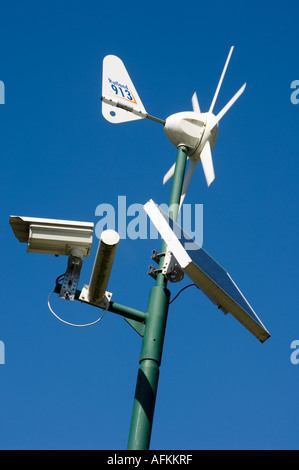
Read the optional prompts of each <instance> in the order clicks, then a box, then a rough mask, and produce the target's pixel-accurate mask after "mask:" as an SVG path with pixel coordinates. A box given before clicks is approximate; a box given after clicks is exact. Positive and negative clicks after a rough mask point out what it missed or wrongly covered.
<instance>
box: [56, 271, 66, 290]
mask: <svg viewBox="0 0 299 470" xmlns="http://www.w3.org/2000/svg"><path fill="white" fill-rule="evenodd" d="M64 276H65V273H63V274H60V276H58V278H57V279H56V281H55V285H56V287H57V285H58V284H59V281H61V279H62V278H63V277H64Z"/></svg>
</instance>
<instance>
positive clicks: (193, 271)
mask: <svg viewBox="0 0 299 470" xmlns="http://www.w3.org/2000/svg"><path fill="white" fill-rule="evenodd" d="M144 209H145V211H146V213H147V214H148V216H149V218H150V219H151V221H152V223H153V224H154V226H155V227H156V229H157V230H158V232H159V233H160V235H161V237H162V238H163V239H164V241H165V243H166V244H167V248H168V250H169V251H171V252H172V254H173V256H174V257H175V258H176V261H177V262H178V264H179V265H180V267H181V269H182V270H183V271H184V272H185V273H186V275H187V276H188V277H189V278H190V279H191V280H192V281H193V282H194V283H195V284H196V285H197V287H198V288H199V289H201V291H202V292H203V293H204V294H205V295H206V296H207V297H208V298H209V299H210V300H211V301H212V302H213V303H214V304H215V305H217V307H218V308H219V309H221V310H222V311H223V312H224V313H230V314H231V315H232V316H233V317H235V318H236V319H237V320H238V321H239V322H240V323H241V324H242V325H243V326H244V327H245V328H247V330H248V331H250V333H252V334H253V335H254V336H255V337H256V338H257V339H258V340H259V341H260V342H261V343H263V342H265V341H266V340H267V339H268V338H269V337H270V333H269V332H268V330H267V329H266V328H265V326H264V325H263V323H262V322H261V320H260V319H259V317H258V316H257V314H256V313H255V311H254V310H253V308H252V307H251V305H250V304H249V303H248V301H247V300H246V298H245V297H244V295H243V294H242V292H241V291H240V289H239V288H238V287H237V285H236V284H235V282H234V281H233V279H232V278H231V276H230V274H229V273H228V272H227V271H226V270H225V269H224V268H223V267H222V266H220V264H218V263H217V262H216V261H215V260H214V259H213V258H212V257H211V256H210V255H209V254H208V253H207V252H206V251H205V250H204V249H203V248H202V247H201V246H200V245H199V244H197V243H196V242H195V241H194V240H193V239H192V238H191V237H190V236H189V235H188V234H187V233H186V232H184V230H183V229H182V228H181V227H180V226H179V225H178V224H177V223H176V222H174V221H173V220H172V219H171V218H170V217H169V216H168V215H167V214H166V213H165V212H164V211H163V210H162V209H160V208H159V207H158V205H157V204H156V203H155V202H154V201H153V200H150V201H148V202H147V203H146V204H145V205H144Z"/></svg>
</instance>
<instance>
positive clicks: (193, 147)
mask: <svg viewBox="0 0 299 470" xmlns="http://www.w3.org/2000/svg"><path fill="white" fill-rule="evenodd" d="M218 128H219V126H218V122H217V121H216V116H215V115H214V114H213V113H210V112H208V113H198V112H194V111H186V112H182V113H176V114H172V115H171V116H169V117H168V118H167V119H166V122H165V126H164V131H165V134H166V135H167V137H168V139H169V140H170V142H171V143H172V144H173V145H174V146H175V147H179V146H180V145H185V146H186V147H188V149H189V154H188V156H189V158H190V159H191V160H196V161H199V160H200V153H201V151H202V150H203V148H204V146H205V144H206V142H207V141H209V143H210V147H211V149H212V148H213V147H214V145H215V143H216V140H217V136H218Z"/></svg>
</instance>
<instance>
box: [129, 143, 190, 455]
mask: <svg viewBox="0 0 299 470" xmlns="http://www.w3.org/2000/svg"><path fill="white" fill-rule="evenodd" d="M187 153H188V149H187V148H186V147H185V146H180V147H179V148H178V152H177V159H176V166H175V172H174V176H173V182H172V188H171V193H170V199H169V210H168V214H169V216H170V217H171V218H172V219H173V220H176V219H177V216H178V207H179V202H180V198H181V193H182V185H183V180H184V174H185V168H186V161H187ZM165 249H166V246H165V243H164V242H163V245H162V251H161V252H162V253H164V252H165ZM163 262H164V256H161V258H160V263H159V268H162V266H163ZM169 298H170V292H169V290H168V289H167V280H166V279H165V277H164V276H163V275H162V274H161V273H159V274H158V275H157V279H156V285H155V286H154V287H152V289H151V290H150V295H149V302H148V310H147V316H146V321H145V329H144V336H143V342H142V348H141V354H140V360H139V364H140V365H139V371H138V376H137V383H136V391H135V398H134V405H133V412H132V419H131V426H130V432H129V440H128V447H127V448H128V450H148V449H149V445H150V438H151V431H152V424H153V417H154V410H155V402H156V394H157V387H158V380H159V369H160V364H161V358H162V350H163V343H164V334H165V328H166V321H167V313H168V306H169Z"/></svg>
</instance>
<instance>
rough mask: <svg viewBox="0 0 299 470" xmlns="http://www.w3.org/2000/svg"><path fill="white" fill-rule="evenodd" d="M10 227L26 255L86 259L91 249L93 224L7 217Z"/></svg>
mask: <svg viewBox="0 0 299 470" xmlns="http://www.w3.org/2000/svg"><path fill="white" fill-rule="evenodd" d="M9 223H10V226H11V228H12V230H13V232H14V234H15V236H16V237H17V239H18V240H19V241H20V242H24V243H27V244H28V245H27V253H44V254H54V255H73V256H76V257H78V258H83V257H84V256H85V257H86V258H88V256H89V255H90V250H91V246H92V236H93V226H94V224H93V223H92V222H75V221H70V220H57V219H41V218H35V217H22V216H14V215H12V216H10V218H9Z"/></svg>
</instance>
